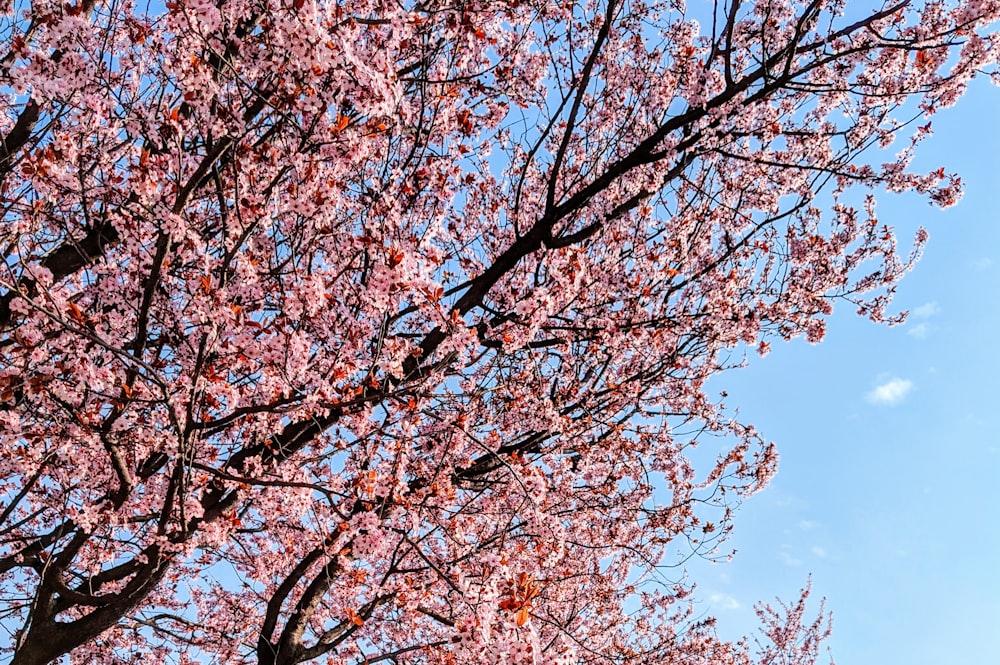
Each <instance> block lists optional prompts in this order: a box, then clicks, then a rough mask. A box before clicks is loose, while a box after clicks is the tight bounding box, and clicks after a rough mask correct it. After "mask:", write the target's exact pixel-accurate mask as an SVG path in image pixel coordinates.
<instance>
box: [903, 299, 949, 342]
mask: <svg viewBox="0 0 1000 665" xmlns="http://www.w3.org/2000/svg"><path fill="white" fill-rule="evenodd" d="M940 313H941V308H940V307H938V304H937V303H936V302H926V303H924V304H923V305H920V306H919V307H914V308H913V309H911V310H910V316H911V317H912V318H914V319H924V320H923V321H920V322H919V323H915V324H913V325H909V326H907V327H906V328H907V330H906V334H907V335H909V336H911V337H916V338H917V339H924V338H925V337H927V335H929V334H930V332H931V328H932V326H931V324H930V323H928V322H927V321H926V319H929V318H931V317H932V316H934V315H935V314H940Z"/></svg>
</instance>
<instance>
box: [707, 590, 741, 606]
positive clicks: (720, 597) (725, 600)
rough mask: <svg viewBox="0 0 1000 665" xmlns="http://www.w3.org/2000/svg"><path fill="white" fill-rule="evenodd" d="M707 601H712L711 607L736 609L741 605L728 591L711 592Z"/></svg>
mask: <svg viewBox="0 0 1000 665" xmlns="http://www.w3.org/2000/svg"><path fill="white" fill-rule="evenodd" d="M708 602H710V603H712V608H713V609H720V610H738V609H740V607H742V605H740V601H738V600H736V599H735V598H733V597H732V596H730V595H729V594H728V593H713V594H712V595H711V596H709V597H708Z"/></svg>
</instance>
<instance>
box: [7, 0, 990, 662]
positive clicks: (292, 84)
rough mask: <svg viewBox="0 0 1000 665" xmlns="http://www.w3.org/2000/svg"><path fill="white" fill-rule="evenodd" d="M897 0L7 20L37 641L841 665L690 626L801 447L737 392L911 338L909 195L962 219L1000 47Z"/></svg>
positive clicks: (46, 14)
mask: <svg viewBox="0 0 1000 665" xmlns="http://www.w3.org/2000/svg"><path fill="white" fill-rule="evenodd" d="M859 7H860V5H859V3H848V2H846V1H845V0H829V1H827V0H808V1H807V0H801V1H798V2H791V1H789V0H761V1H759V2H750V1H741V0H725V1H723V0H718V1H717V2H715V3H714V5H713V4H712V3H707V2H706V3H700V2H695V3H692V7H690V8H687V9H686V8H685V7H684V5H683V3H682V2H680V1H679V0H627V1H626V0H588V1H585V2H577V1H574V0H569V1H564V2H549V1H548V0H475V1H474V0H420V1H411V0H399V1H397V2H381V1H380V0H354V1H351V2H336V1H333V0H330V1H326V0H215V1H214V2H212V1H208V0H170V1H168V2H166V4H165V6H160V5H159V4H156V3H153V4H143V3H135V2H132V1H131V0H104V1H98V0H70V1H69V2H61V1H55V0H37V1H35V2H31V3H30V5H29V4H28V3H25V2H22V1H20V0H19V1H17V2H14V3H13V4H12V5H7V6H6V8H5V9H4V10H3V11H4V14H3V18H2V23H0V40H2V43H3V46H2V50H0V57H2V59H3V60H2V63H3V66H2V69H0V91H2V93H3V94H4V100H5V107H4V113H2V114H0V137H2V144H0V202H2V205H3V225H2V227H0V239H2V243H0V247H2V250H3V255H4V260H5V262H4V268H3V271H2V273H0V436H2V442H3V445H2V448H0V598H2V603H0V629H2V634H3V635H4V639H3V640H0V644H2V645H3V646H2V647H0V648H2V649H3V651H2V653H3V655H4V658H7V659H10V662H12V663H15V664H16V665H36V664H40V663H49V662H70V663H121V662H140V661H142V662H173V663H181V664H183V663H199V662H213V663H225V664H236V663H256V664H258V665H291V664H294V663H306V662H318V663H323V662H328V663H351V664H358V665H360V664H362V663H364V664H368V663H379V662H387V663H421V664H423V663H426V664H428V665H431V664H435V665H436V664H441V665H443V664H451V663H458V664H470V665H471V664H500V663H506V664H511V665H513V664H521V663H533V664H541V663H545V664H549V665H559V664H569V663H595V664H598V663H602V664H610V663H620V664H626V663H655V664H663V665H669V664H671V663H677V664H679V663H685V664H692V663H718V664H726V663H730V664H741V665H746V664H749V663H760V664H761V665H764V664H772V663H774V664H777V663H783V664H786V663H787V664H794V665H805V664H808V663H813V662H814V661H815V660H816V659H817V657H818V654H819V653H820V647H819V643H820V642H821V640H822V639H823V638H824V637H825V636H826V633H827V631H828V626H827V623H826V621H825V619H824V617H823V613H822V611H820V618H819V619H817V620H815V621H813V620H811V619H808V618H807V614H808V613H807V612H806V609H805V605H804V600H805V599H804V597H803V598H802V599H800V600H799V601H797V602H794V603H792V604H790V605H787V606H784V607H783V608H782V607H778V608H777V609H775V608H771V607H767V606H762V607H761V608H760V617H761V619H762V620H763V628H762V635H761V637H760V638H759V639H760V642H759V643H758V645H757V646H754V645H755V643H754V640H752V639H751V640H747V641H743V642H736V643H732V642H727V641H724V640H722V639H721V638H719V637H718V636H717V635H716V633H715V630H714V622H713V620H711V619H705V618H696V617H695V616H694V615H693V614H692V605H691V604H690V598H691V593H692V589H693V586H692V585H691V584H690V583H689V582H688V581H687V580H686V579H685V577H684V575H683V573H682V572H681V569H680V568H679V567H678V566H680V565H681V564H683V560H684V557H686V556H715V555H716V554H718V553H721V554H724V552H720V550H719V549H718V547H719V545H720V544H721V543H722V542H723V541H724V539H725V536H726V534H727V533H728V532H729V530H730V528H731V511H732V509H733V508H734V507H735V506H736V505H737V504H738V503H739V501H740V500H741V499H742V498H743V497H746V496H748V495H750V494H752V493H753V492H755V491H757V490H759V489H760V488H762V487H763V486H764V485H766V484H767V482H768V479H769V478H770V477H771V476H772V474H773V473H774V472H775V469H776V462H777V455H776V452H775V450H774V447H773V445H771V444H770V443H768V442H767V441H766V440H765V439H763V438H761V436H760V435H759V434H758V433H757V432H756V431H755V430H754V428H753V427H752V426H751V425H749V424H746V423H741V422H738V421H736V420H734V419H733V418H732V416H731V415H729V413H728V412H727V411H726V410H725V409H724V408H723V406H722V405H721V404H720V403H718V402H717V400H716V399H715V398H714V397H713V396H712V395H710V394H709V393H708V392H707V390H706V389H705V382H706V380H707V379H708V378H709V377H712V376H714V375H716V374H718V373H719V372H720V371H722V370H723V369H725V368H726V367H727V366H728V365H729V364H730V363H731V361H730V360H729V359H730V358H732V357H739V356H740V354H741V353H742V351H741V349H743V350H752V349H756V350H757V351H759V352H760V353H761V354H765V353H766V352H767V349H768V344H769V341H768V340H772V339H774V338H775V337H780V338H784V339H790V338H793V337H796V336H805V337H806V338H807V339H808V340H809V341H812V342H818V341H820V339H821V338H822V337H823V331H824V317H825V316H826V315H828V314H829V313H830V312H831V310H832V308H833V306H834V304H837V303H843V304H847V305H848V306H850V307H852V308H855V309H857V310H858V312H859V313H861V314H862V315H865V316H867V317H870V318H871V319H873V320H875V321H883V320H887V321H891V320H892V317H890V316H888V315H887V314H886V307H887V305H888V303H889V299H890V298H891V295H892V291H893V287H894V285H895V284H896V282H897V280H898V279H899V278H900V276H901V275H902V274H903V272H904V271H906V270H907V269H908V268H909V267H910V266H911V264H912V262H913V260H915V258H916V255H917V253H918V252H919V248H920V246H921V245H922V243H923V242H924V240H925V236H926V234H925V233H923V232H921V233H920V234H919V235H918V237H917V238H916V242H915V245H914V249H913V252H912V253H911V254H910V255H909V256H908V257H907V256H906V252H905V251H904V253H903V254H904V256H903V258H901V257H900V255H899V253H898V252H897V244H896V243H897V241H896V238H895V235H894V233H893V231H892V229H891V228H890V227H889V226H888V225H886V224H884V223H882V222H881V221H880V220H879V219H878V217H877V216H876V210H875V202H874V198H873V195H874V194H875V193H877V192H883V191H889V192H903V191H915V192H919V193H922V194H925V195H926V196H927V197H928V199H929V201H931V202H932V203H934V204H937V205H941V206H946V205H949V204H951V203H953V202H954V201H956V199H957V198H958V196H959V195H960V182H959V179H958V178H957V177H956V176H955V175H953V174H950V173H948V172H947V171H946V170H945V169H944V168H941V169H938V170H936V171H933V172H929V173H920V172H915V171H914V170H913V169H911V168H910V162H911V158H912V156H913V153H914V150H915V149H916V148H917V145H918V144H919V143H920V142H921V141H922V140H924V139H925V138H927V137H928V136H929V135H930V134H931V126H930V124H929V121H928V119H927V118H928V117H929V116H931V115H933V114H934V113H935V111H937V110H939V109H941V108H944V107H947V106H949V105H951V104H953V103H955V102H956V101H957V100H958V98H959V97H960V96H961V94H962V92H963V90H964V89H965V87H966V85H967V84H968V82H969V81H970V80H971V79H972V78H973V77H974V76H976V75H977V74H979V73H983V72H986V73H988V72H989V71H991V68H992V66H993V63H994V61H995V59H996V54H997V50H998V46H1000V44H998V41H997V37H996V36H995V35H993V34H990V33H989V30H990V26H991V24H993V23H994V22H995V21H996V20H997V19H998V18H1000V2H998V1H997V0H981V1H976V2H972V1H964V2H958V3H953V4H951V5H949V4H947V3H945V2H938V1H929V2H925V3H923V4H919V3H917V2H910V1H909V0H902V1H900V2H887V3H885V4H884V5H882V6H881V7H880V8H877V9H875V10H873V11H872V10H866V12H867V13H860V14H859V13H857V12H858V10H859ZM866 7H867V5H866ZM890 145H892V146H893V148H892V150H893V151H894V155H895V156H894V157H892V158H890V159H889V161H888V162H886V163H880V159H885V157H884V156H885V154H887V153H886V152H885V151H880V150H879V148H887V147H889V146H890ZM906 243H907V245H908V244H909V240H908V239H907V240H906ZM734 354H735V355H734ZM696 445H700V446H701V449H700V450H699V453H698V454H695V453H694V452H693V449H694V447H695V446H696ZM706 449H707V453H708V454H707V455H706V454H704V453H703V452H702V451H704V450H706ZM711 459H714V460H715V461H714V462H711V463H707V464H706V463H705V460H711ZM807 594H808V591H807V592H805V594H804V596H805V595H807Z"/></svg>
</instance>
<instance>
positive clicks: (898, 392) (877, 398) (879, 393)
mask: <svg viewBox="0 0 1000 665" xmlns="http://www.w3.org/2000/svg"><path fill="white" fill-rule="evenodd" d="M911 390H913V381H910V380H909V379H900V378H899V377H893V378H891V379H889V380H888V381H886V382H885V383H881V384H879V385H877V386H875V388H874V389H873V390H872V391H871V392H869V393H868V394H867V395H866V396H865V398H866V399H867V400H868V401H869V402H871V403H872V404H878V405H882V406H895V405H896V404H899V403H900V402H902V401H903V399H904V398H905V397H906V396H907V394H909V392H910V391H911Z"/></svg>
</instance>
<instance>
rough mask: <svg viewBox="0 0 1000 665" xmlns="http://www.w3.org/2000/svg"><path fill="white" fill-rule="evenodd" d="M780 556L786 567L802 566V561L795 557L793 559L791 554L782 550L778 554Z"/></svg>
mask: <svg viewBox="0 0 1000 665" xmlns="http://www.w3.org/2000/svg"><path fill="white" fill-rule="evenodd" d="M778 556H780V557H781V563H783V564H785V565H786V566H801V565H802V559H796V558H795V557H793V556H792V555H791V554H789V553H788V552H786V551H784V550H782V551H781V552H778Z"/></svg>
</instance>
